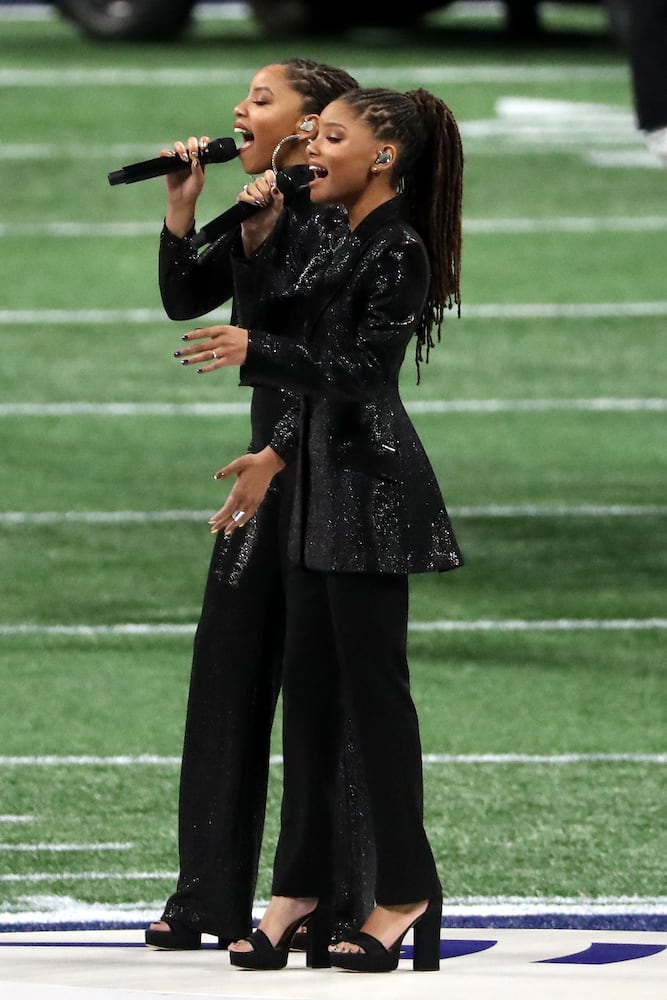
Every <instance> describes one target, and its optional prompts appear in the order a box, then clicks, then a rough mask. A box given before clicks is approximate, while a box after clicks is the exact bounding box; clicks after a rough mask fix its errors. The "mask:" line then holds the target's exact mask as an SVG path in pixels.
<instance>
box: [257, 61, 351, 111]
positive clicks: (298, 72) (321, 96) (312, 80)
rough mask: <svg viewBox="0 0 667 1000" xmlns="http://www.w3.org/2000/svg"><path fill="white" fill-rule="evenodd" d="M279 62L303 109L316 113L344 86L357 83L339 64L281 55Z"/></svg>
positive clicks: (334, 98)
mask: <svg viewBox="0 0 667 1000" xmlns="http://www.w3.org/2000/svg"><path fill="white" fill-rule="evenodd" d="M276 65H277V66H282V67H283V68H284V70H285V76H286V77H287V80H288V82H289V85H290V87H291V88H292V89H293V90H295V91H296V92H297V94H300V95H301V97H302V98H303V113H304V114H305V115H316V114H319V113H320V111H322V109H323V108H325V107H326V105H327V104H330V103H331V101H335V100H336V98H338V97H340V96H341V94H344V93H345V91H347V90H352V89H353V88H356V87H358V86H359V84H358V83H357V81H356V80H355V79H354V77H353V76H350V74H349V73H348V72H346V71H345V70H344V69H340V67H338V66H330V65H328V63H321V62H316V61H315V60H314V59H299V58H296V59H284V60H282V61H280V62H278V63H276Z"/></svg>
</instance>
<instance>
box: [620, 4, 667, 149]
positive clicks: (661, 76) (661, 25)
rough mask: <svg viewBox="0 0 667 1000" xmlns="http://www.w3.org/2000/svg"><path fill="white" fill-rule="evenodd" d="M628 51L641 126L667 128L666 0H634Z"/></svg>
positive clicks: (651, 128) (638, 118)
mask: <svg viewBox="0 0 667 1000" xmlns="http://www.w3.org/2000/svg"><path fill="white" fill-rule="evenodd" d="M628 17H629V39H628V53H629V58H630V67H631V71H632V84H633V93H634V102H635V109H636V112H637V123H638V125H639V128H640V129H643V130H645V131H654V130H656V129H661V128H667V0H632V3H630V4H629V7H628Z"/></svg>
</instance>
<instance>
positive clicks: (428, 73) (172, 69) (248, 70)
mask: <svg viewBox="0 0 667 1000" xmlns="http://www.w3.org/2000/svg"><path fill="white" fill-rule="evenodd" d="M346 68H348V69H349V70H350V72H352V73H354V75H355V77H356V78H357V79H358V80H359V83H361V84H362V85H364V86H367V85H382V86H390V85H391V82H392V81H394V82H403V81H406V82H407V83H419V84H441V83H457V84H458V83H470V84H488V83H497V84H501V83H502V84H505V83H510V84H514V83H528V84H542V83H619V82H620V83H625V82H626V81H627V76H628V71H627V68H626V67H625V65H623V64H620V63H619V64H614V63H609V64H607V65H600V66H588V65H584V64H579V65H577V64H567V65H562V66H557V65H549V64H547V63H541V62H539V61H536V62H529V61H526V62H524V63H521V62H519V61H518V60H517V61H516V62H514V61H513V62H512V64H511V65H507V64H505V63H476V64H475V63H473V64H470V63H466V64H465V65H460V66H455V65H451V64H450V65H443V64H442V63H439V64H435V65H431V66H429V65H424V64H423V63H419V64H415V65H414V66H410V65H403V66H396V65H394V66H392V67H387V66H349V67H346ZM255 69H256V66H254V65H250V64H248V65H244V64H240V65H239V66H237V67H230V68H229V69H225V68H222V67H217V68H206V67H204V68H202V67H197V68H193V69H187V68H185V67H179V66H162V67H154V68H150V69H142V68H140V67H131V66H96V67H89V66H80V67H76V66H72V67H65V68H62V69H60V68H54V69H48V68H44V69H22V68H19V67H4V68H2V69H0V86H2V87H17V88H19V87H49V88H56V87H58V88H61V87H63V88H79V87H82V88H86V89H87V88H90V87H104V88H106V87H160V88H163V87H178V88H181V87H197V88H198V89H201V88H202V87H207V86H215V85H216V84H218V85H235V86H238V85H239V80H240V79H243V78H244V77H249V76H250V75H252V73H253V72H254V71H255Z"/></svg>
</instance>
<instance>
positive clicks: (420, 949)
mask: <svg viewBox="0 0 667 1000" xmlns="http://www.w3.org/2000/svg"><path fill="white" fill-rule="evenodd" d="M441 927H442V897H436V898H435V899H431V900H429V904H428V906H427V907H426V911H425V913H424V914H423V915H422V916H421V918H420V919H419V920H418V921H417V923H416V924H415V925H414V932H413V952H412V968H413V969H414V970H415V972H438V970H439V969H440V930H441Z"/></svg>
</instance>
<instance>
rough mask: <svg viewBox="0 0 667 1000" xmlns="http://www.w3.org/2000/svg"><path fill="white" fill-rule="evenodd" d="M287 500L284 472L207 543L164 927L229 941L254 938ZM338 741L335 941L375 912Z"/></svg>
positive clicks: (356, 802) (349, 773)
mask: <svg viewBox="0 0 667 1000" xmlns="http://www.w3.org/2000/svg"><path fill="white" fill-rule="evenodd" d="M292 497H293V479H292V475H291V470H289V469H287V470H285V471H284V472H282V473H281V474H280V475H279V476H278V477H276V479H275V480H274V484H273V485H272V487H271V489H270V492H269V493H268V494H267V497H266V498H265V500H264V502H263V503H262V505H261V507H260V508H259V510H258V512H257V514H256V515H255V517H254V518H253V519H252V520H251V521H250V522H249V523H248V525H247V526H246V527H245V528H243V529H240V530H236V531H234V532H233V533H232V534H231V536H229V537H224V535H223V534H219V535H217V536H216V540H215V545H214V550H213V554H212V558H211V562H210V566H209V573H208V579H207V582H206V589H205V593H204V600H203V607H202V612H201V617H200V621H199V624H198V627H197V632H196V635H195V641H194V652H193V660H192V672H191V678H190V691H189V697H188V708H187V716H186V724H185V738H184V745H183V758H182V765H181V777H180V792H179V807H178V839H179V878H178V883H177V888H176V892H175V893H174V894H173V895H172V896H171V897H170V898H169V900H168V901H167V904H166V907H165V910H164V917H165V918H167V919H169V918H173V919H176V920H179V921H181V922H182V923H184V924H186V925H187V926H188V927H191V928H192V929H194V930H199V931H205V932H207V933H210V934H215V935H218V936H219V937H224V938H230V939H236V938H240V937H244V936H245V935H246V934H248V933H249V931H250V929H251V927H252V906H253V902H254V897H255V887H256V883H257V869H258V863H259V858H260V850H261V844H262V834H263V828H264V815H265V806H266V793H267V783H268V768H269V750H270V738H271V728H272V723H273V718H274V712H275V707H276V701H277V697H278V692H279V688H280V679H281V664H282V657H283V643H284V624H285V572H286V556H285V553H286V546H287V535H288V529H289V519H290V514H291V509H292ZM345 733H346V741H345V745H344V746H343V747H342V748H341V746H340V744H339V746H338V748H337V760H336V777H335V791H334V796H335V797H336V801H337V809H338V815H339V836H338V838H337V841H336V848H335V850H336V876H335V880H336V891H335V920H336V926H337V928H338V930H339V933H344V931H345V930H346V929H347V928H348V927H350V926H352V925H353V924H355V923H357V922H358V921H359V919H361V918H363V915H364V914H365V912H367V910H368V909H369V907H370V906H371V905H372V859H373V853H372V845H371V844H370V843H369V839H368V838H369V831H368V826H367V824H365V821H364V815H365V804H364V803H365V799H364V790H363V782H362V775H361V773H360V771H359V767H358V761H357V757H358V751H357V750H356V747H355V741H354V737H353V736H352V734H351V732H350V728H349V722H348V723H347V724H346V726H345Z"/></svg>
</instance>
